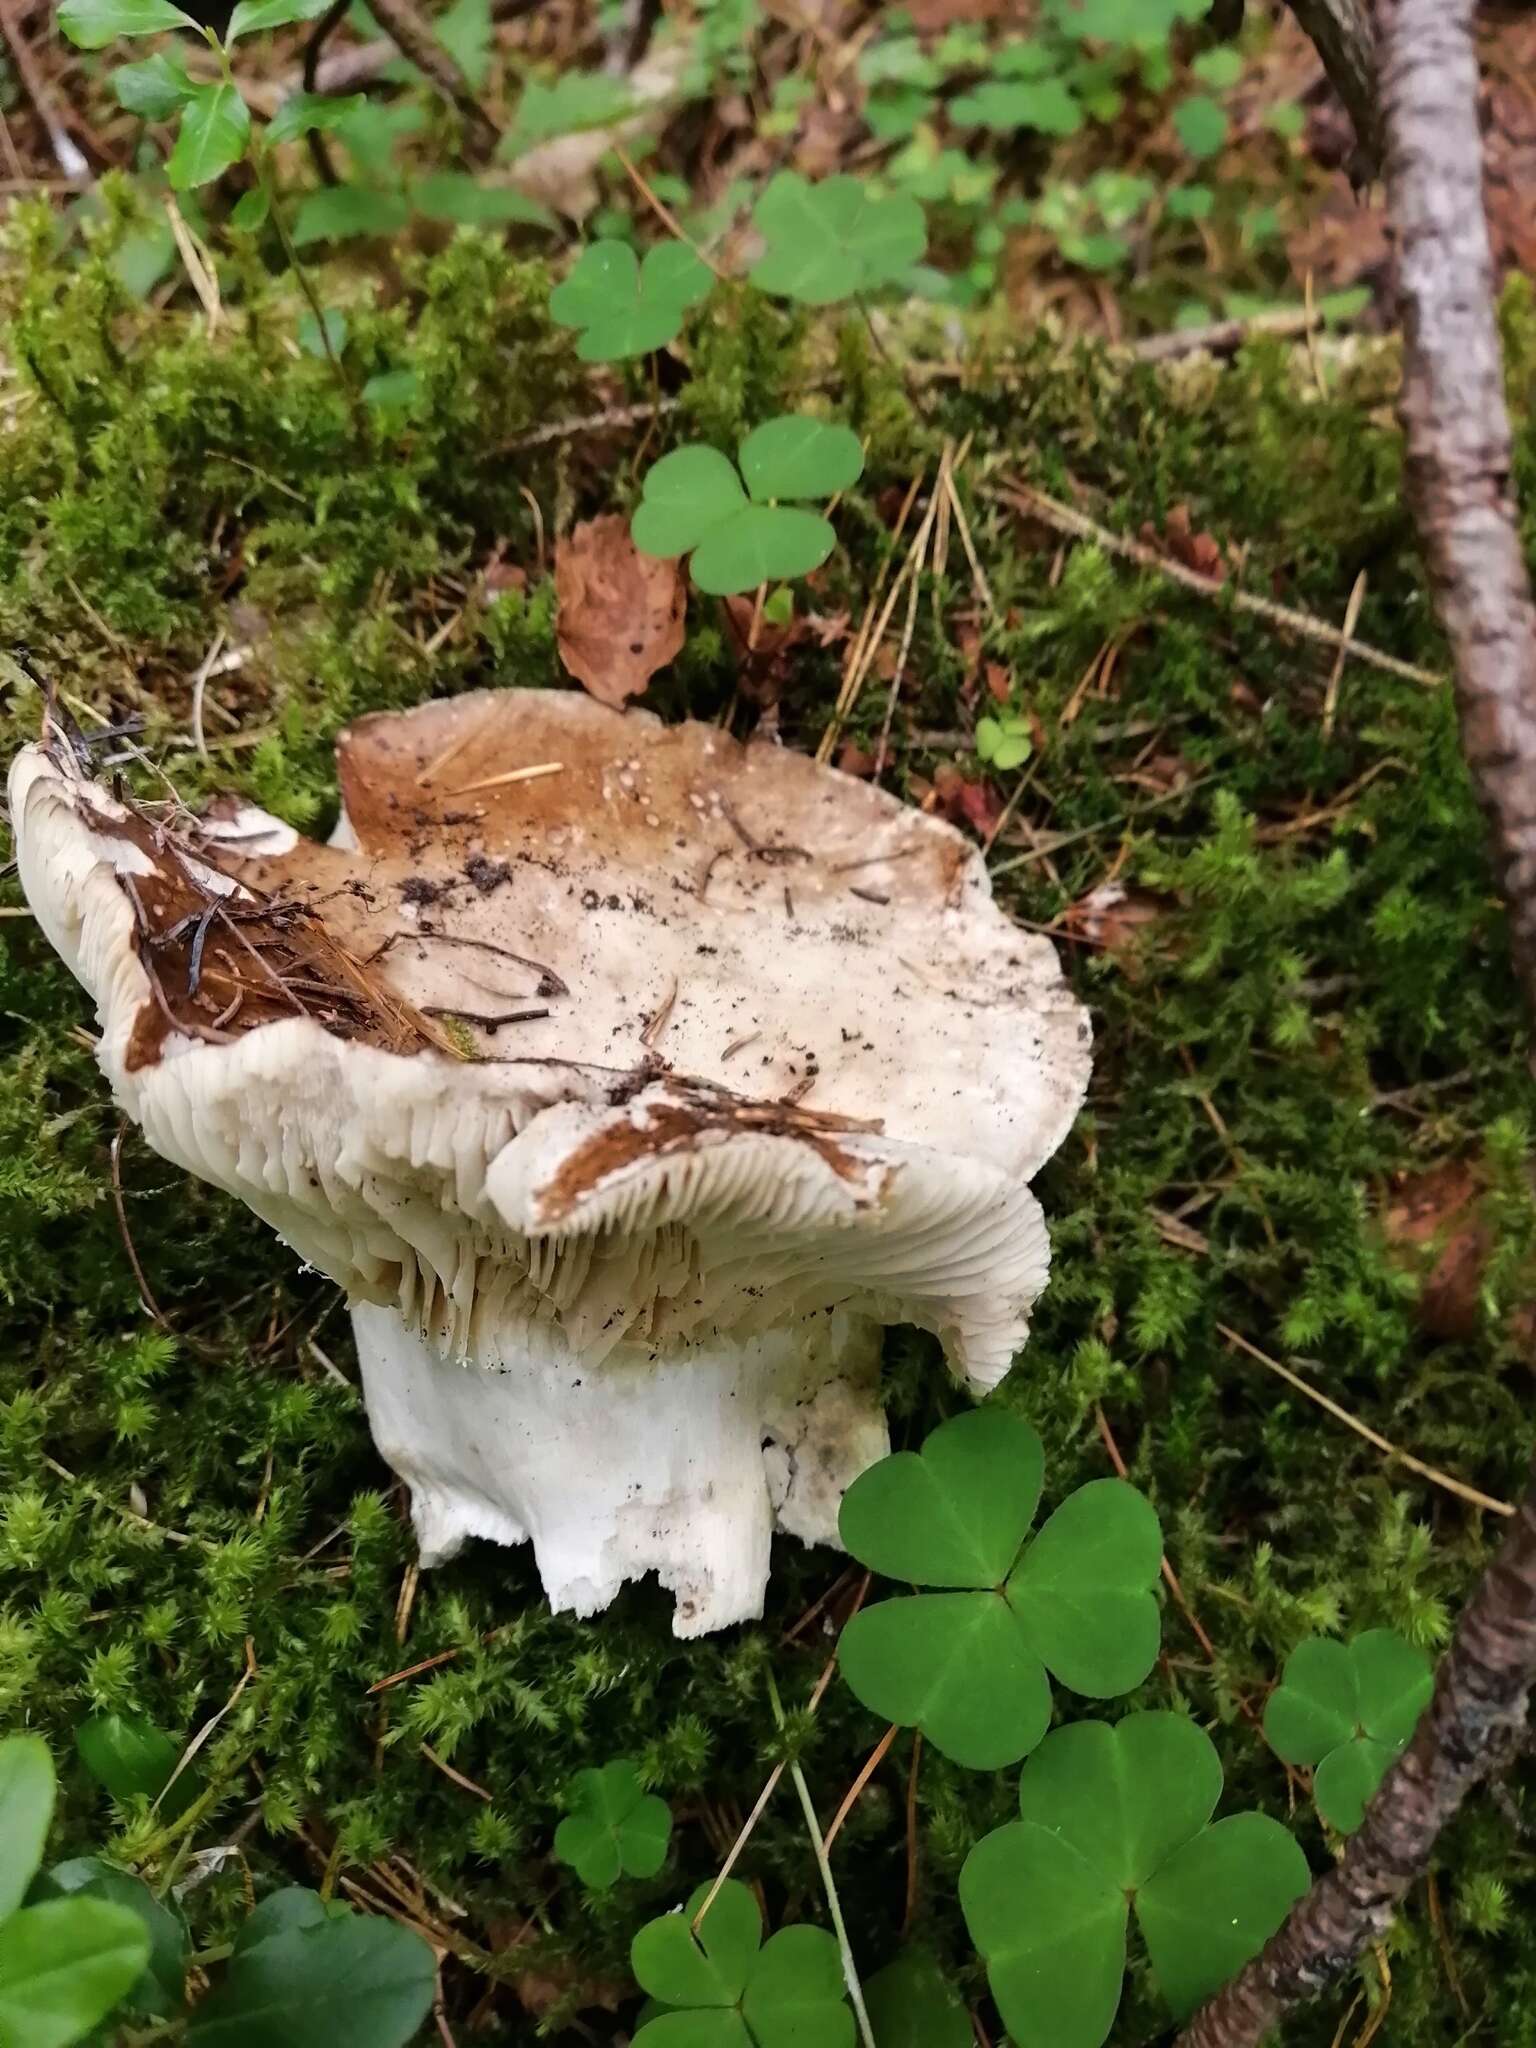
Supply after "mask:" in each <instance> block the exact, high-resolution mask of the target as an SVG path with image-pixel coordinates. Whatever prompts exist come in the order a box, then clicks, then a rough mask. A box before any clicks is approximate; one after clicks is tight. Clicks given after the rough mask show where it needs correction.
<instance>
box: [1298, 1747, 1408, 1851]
mask: <svg viewBox="0 0 1536 2048" xmlns="http://www.w3.org/2000/svg"><path fill="white" fill-rule="evenodd" d="M1399 1753H1400V1751H1399V1746H1398V1745H1397V1744H1395V1743H1386V1742H1375V1741H1373V1740H1372V1738H1371V1737H1370V1736H1369V1735H1356V1736H1353V1737H1352V1738H1351V1739H1350V1740H1349V1741H1348V1742H1341V1743H1340V1744H1339V1746H1338V1748H1337V1749H1331V1750H1329V1752H1328V1754H1327V1755H1326V1756H1325V1757H1324V1758H1323V1760H1322V1762H1321V1763H1320V1764H1319V1765H1318V1767H1317V1770H1316V1771H1315V1773H1314V1774H1313V1778H1312V1797H1313V1799H1314V1801H1315V1802H1316V1805H1317V1810H1318V1812H1319V1813H1320V1814H1321V1815H1322V1817H1323V1819H1324V1820H1325V1821H1327V1823H1328V1825H1329V1827H1331V1828H1337V1829H1338V1831H1339V1833H1340V1834H1341V1835H1352V1834H1353V1833H1354V1831H1355V1829H1356V1828H1357V1827H1359V1825H1360V1823H1361V1821H1362V1820H1364V1818H1365V1809H1366V1808H1367V1807H1368V1806H1369V1805H1370V1803H1371V1801H1372V1800H1373V1799H1374V1798H1375V1796H1376V1788H1377V1786H1378V1785H1379V1784H1380V1783H1381V1781H1382V1779H1383V1778H1384V1777H1385V1776H1386V1775H1387V1766H1388V1765H1389V1764H1390V1763H1391V1762H1392V1760H1393V1759H1394V1757H1396V1756H1397V1755H1398V1754H1399Z"/></svg>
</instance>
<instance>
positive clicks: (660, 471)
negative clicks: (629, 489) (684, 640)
mask: <svg viewBox="0 0 1536 2048" xmlns="http://www.w3.org/2000/svg"><path fill="white" fill-rule="evenodd" d="M738 460H739V462H740V464H741V473H740V475H738V474H737V471H736V468H735V465H734V464H732V463H731V462H730V461H728V460H727V458H726V457H725V456H723V455H722V454H721V453H720V452H719V450H718V449H715V448H699V447H693V448H677V449H674V451H673V452H672V454H670V455H664V456H663V457H662V458H661V460H660V462H658V463H657V464H656V465H655V466H654V467H653V468H652V469H650V470H648V471H647V473H646V478H645V483H644V486H643V488H642V491H641V499H640V506H639V509H638V510H637V511H636V513H635V516H634V518H633V519H632V520H631V522H630V529H629V530H630V536H631V538H632V539H633V541H634V543H635V546H636V547H637V548H638V549H639V550H640V552H641V553H642V554H643V555H664V556H670V555H688V554H691V555H692V557H693V559H692V561H691V562H690V564H689V574H690V575H691V576H692V578H693V581H694V584H695V585H696V587H697V588H698V589H700V590H702V591H704V592H706V593H707V595H709V596H711V597H730V596H733V595H735V594H736V593H738V592H740V591H743V590H755V589H756V588H757V587H758V585H759V584H762V583H776V582H778V581H780V580H781V579H782V578H784V577H787V576H804V575H806V574H807V573H808V572H809V571H810V570H812V569H819V568H820V567H821V564H822V563H823V562H824V561H825V560H826V559H827V557H828V555H830V554H831V552H832V550H833V548H834V547H835V546H836V545H837V535H836V533H835V532H834V531H833V529H832V527H831V525H830V523H829V522H828V521H827V520H825V519H823V518H822V516H821V514H820V513H819V512H807V511H805V510H804V509H803V508H802V507H801V506H799V505H785V504H782V503H780V502H779V501H780V500H781V499H785V498H791V499H804V498H827V497H830V496H831V495H832V494H833V492H834V491H843V490H846V489H847V488H848V486H849V485H850V484H852V483H856V482H857V481H858V479H859V477H860V476H861V475H862V473H863V469H864V451H863V449H862V448H861V447H860V445H859V437H858V435H857V434H855V433H853V432H852V431H851V430H850V429H849V428H847V427H834V426H828V425H827V423H826V422H825V421H824V420H813V419H806V418H804V417H802V416H800V415H798V414H792V413H786V414H784V415H782V416H781V417H780V418H778V419H776V420H769V421H767V422H766V424H765V425H763V426H761V427H757V428H755V429H754V430H753V431H752V432H751V433H750V434H748V436H747V438H746V439H745V440H744V441H743V442H742V444H741V448H740V450H739V454H738ZM743 480H745V488H743Z"/></svg>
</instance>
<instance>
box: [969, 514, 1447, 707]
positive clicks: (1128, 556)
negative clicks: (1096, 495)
mask: <svg viewBox="0 0 1536 2048" xmlns="http://www.w3.org/2000/svg"><path fill="white" fill-rule="evenodd" d="M991 495H992V496H993V497H995V498H1000V499H1001V500H1002V501H1003V503H1004V504H1005V505H1012V506H1014V507H1015V508H1016V509H1017V510H1018V511H1020V512H1027V513H1029V514H1030V516H1031V517H1032V518H1035V519H1038V520H1040V521H1041V522H1042V524H1044V525H1046V526H1050V527H1053V528H1054V529H1055V530H1056V532H1057V533H1065V534H1070V535H1071V536H1072V538H1073V539H1074V540H1087V541H1092V542H1093V544H1094V546H1095V547H1100V548H1102V549H1103V550H1104V552H1105V554H1106V555H1118V556H1119V558H1120V560H1121V561H1123V562H1134V563H1135V564H1136V566H1137V568H1138V569H1150V570H1152V571H1153V573H1154V574H1155V575H1158V576H1166V577H1167V579H1168V581H1169V582H1170V583H1177V584H1179V585H1181V586H1182V588H1184V589H1185V590H1193V591H1195V592H1196V593H1197V594H1198V595H1199V596H1201V597H1212V598H1215V599H1216V600H1217V601H1218V602H1219V603H1224V604H1225V603H1230V604H1231V605H1232V606H1233V608H1234V609H1235V610H1236V611H1240V612H1247V613H1249V614H1250V616H1252V617H1253V618H1256V619H1264V620H1267V621H1268V623H1269V624H1270V625H1272V626H1278V627H1280V628H1281V629H1282V630H1283V631H1284V632H1287V633H1294V634H1296V635H1297V636H1298V638H1300V639H1303V640H1316V641H1319V642H1320V643H1321V644H1322V645H1323V646H1324V647H1332V648H1333V649H1334V650H1335V651H1337V650H1338V649H1339V648H1341V647H1342V648H1344V649H1345V650H1346V652H1347V653H1348V654H1349V655H1350V656H1351V657H1352V658H1353V659H1354V660H1355V661H1363V662H1364V663H1365V664H1366V666H1367V667H1368V668H1379V669H1380V670H1382V672H1383V673H1384V674H1386V675H1389V676H1401V677H1402V679H1403V681H1404V682H1408V683H1422V684H1423V685H1424V687H1425V688H1426V689H1439V688H1440V687H1441V685H1442V684H1443V683H1444V682H1445V677H1444V676H1443V675H1437V674H1436V673H1435V671H1434V670H1433V669H1429V668H1419V667H1418V666H1417V665H1416V664H1415V663H1413V662H1411V661H1399V660H1398V658H1397V656H1396V655H1395V654H1385V653H1383V652H1382V650H1381V649H1380V648H1379V647H1372V646H1371V645H1370V644H1369V643H1368V642H1367V641H1364V640H1356V639H1353V638H1352V637H1351V636H1350V635H1349V634H1347V633H1345V632H1344V631H1343V630H1342V629H1341V628H1340V627H1338V626H1331V625H1329V623H1328V621H1327V620H1326V619H1317V618H1314V617H1313V616H1312V614H1311V613H1310V612H1299V611H1296V610H1295V609H1294V608H1293V607H1292V606H1290V605H1288V604H1276V603H1275V602H1274V600H1273V599H1272V598H1268V597H1255V596H1254V595H1253V593H1252V592H1251V591H1247V590H1235V589H1234V588H1233V587H1232V585H1231V584H1230V583H1220V582H1218V581H1217V580H1216V578H1215V577H1214V576H1202V575H1201V574H1200V572H1199V571H1198V570H1197V569H1186V568H1185V566H1184V564H1183V563H1182V562H1173V561H1170V560H1169V559H1168V557H1167V556H1166V555H1160V554H1159V553H1158V552H1157V550H1156V548H1149V547H1148V546H1147V545H1146V543H1145V542H1144V541H1139V540H1131V539H1129V538H1128V537H1127V536H1126V535H1125V534H1123V533H1115V532H1113V531H1112V530H1111V529H1110V528H1109V527H1107V526H1100V524H1099V522H1098V521H1097V520H1096V519H1090V518H1089V517H1088V515H1087V514H1086V513H1085V512H1078V511H1076V510H1074V508H1073V507H1072V506H1071V505H1063V504H1062V503H1061V501H1060V499H1058V498H1052V497H1050V496H1049V495H1048V494H1047V493H1046V492H1044V491H1039V490H1036V489H1035V487H1034V486H1033V484H1026V483H1022V482H1015V483H1012V484H1008V485H1006V486H1004V485H996V486H994V487H993V489H992V492H991Z"/></svg>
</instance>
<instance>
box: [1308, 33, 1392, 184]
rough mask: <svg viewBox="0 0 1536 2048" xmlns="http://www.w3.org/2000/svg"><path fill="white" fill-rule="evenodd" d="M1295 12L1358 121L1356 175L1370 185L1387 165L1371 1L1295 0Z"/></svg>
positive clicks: (1352, 171) (1352, 169)
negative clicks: (1384, 162)
mask: <svg viewBox="0 0 1536 2048" xmlns="http://www.w3.org/2000/svg"><path fill="white" fill-rule="evenodd" d="M1291 12H1292V14H1294V15H1295V17H1296V19H1297V20H1298V21H1299V22H1300V23H1301V25H1302V27H1303V28H1304V29H1305V30H1306V32H1307V34H1308V35H1309V36H1310V37H1311V38H1312V40H1313V42H1314V43H1315V44H1316V45H1317V54H1318V55H1319V57H1321V58H1322V60H1323V69H1324V70H1325V71H1326V72H1327V74H1328V80H1329V83H1330V84H1331V85H1332V87H1333V89H1334V91H1335V92H1336V93H1337V94H1338V96H1339V98H1340V99H1341V100H1342V101H1343V102H1344V105H1345V108H1346V109H1347V111H1348V114H1349V118H1350V120H1351V121H1353V122H1354V124H1355V160H1354V162H1353V163H1352V164H1351V165H1350V176H1351V177H1352V178H1353V179H1354V181H1355V183H1356V184H1357V185H1364V184H1368V183H1369V182H1370V180H1371V179H1372V178H1374V177H1375V176H1376V175H1377V173H1378V172H1379V170H1380V169H1381V160H1382V139H1381V105H1380V100H1379V98H1378V94H1377V84H1376V37H1375V34H1374V32H1373V30H1372V28H1371V16H1370V11H1369V9H1368V8H1367V6H1366V4H1365V0H1291Z"/></svg>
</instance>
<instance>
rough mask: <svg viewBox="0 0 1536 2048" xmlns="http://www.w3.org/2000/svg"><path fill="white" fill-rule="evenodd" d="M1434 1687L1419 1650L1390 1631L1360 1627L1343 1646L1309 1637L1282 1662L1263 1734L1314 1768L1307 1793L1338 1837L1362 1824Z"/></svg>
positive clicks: (1281, 1751)
mask: <svg viewBox="0 0 1536 2048" xmlns="http://www.w3.org/2000/svg"><path fill="white" fill-rule="evenodd" d="M1434 1682H1435V1681H1434V1671H1433V1669H1432V1667H1431V1665H1430V1661H1429V1659H1428V1657H1426V1656H1425V1654H1424V1652H1423V1651H1422V1650H1418V1649H1415V1648H1414V1646H1413V1644H1412V1643H1405V1642H1404V1641H1403V1639H1402V1637H1401V1636H1399V1635H1395V1634H1394V1633H1393V1631H1392V1630H1391V1629H1389V1628H1373V1629H1367V1630H1366V1632H1365V1634H1364V1635H1360V1636H1356V1637H1355V1639H1354V1641H1353V1642H1350V1643H1336V1642H1329V1641H1327V1640H1325V1639H1324V1638H1322V1637H1316V1636H1314V1637H1312V1638H1310V1639H1309V1640H1308V1641H1306V1642H1304V1643H1298V1644H1297V1646H1296V1648H1295V1649H1294V1650H1293V1651H1292V1652H1291V1654H1290V1656H1289V1657H1288V1658H1287V1659H1286V1665H1285V1673H1284V1676H1283V1677H1282V1679H1281V1682H1280V1684H1279V1685H1278V1686H1276V1688H1275V1690H1274V1691H1273V1692H1272V1693H1271V1694H1270V1696H1269V1704H1268V1705H1267V1706H1266V1707H1265V1709H1264V1733H1265V1734H1266V1735H1267V1736H1268V1738H1269V1741H1270V1745H1271V1747H1272V1748H1273V1749H1274V1751H1275V1754H1276V1755H1277V1756H1279V1757H1280V1758H1282V1759H1283V1760H1284V1761H1285V1762H1286V1763H1288V1764H1312V1765H1315V1766H1316V1770H1315V1772H1314V1774H1313V1778H1312V1796H1313V1798H1314V1799H1315V1800H1316V1801H1317V1810H1318V1812H1319V1813H1320V1814H1321V1815H1322V1817H1323V1819H1324V1820H1325V1821H1327V1823H1328V1825H1329V1826H1330V1827H1333V1828H1337V1829H1338V1830H1339V1832H1340V1834H1345V1835H1347V1834H1351V1833H1353V1831H1354V1830H1355V1829H1356V1828H1357V1827H1359V1825H1360V1823H1361V1821H1362V1820H1363V1819H1364V1817H1365V1809H1366V1808H1367V1806H1369V1805H1370V1803H1371V1800H1372V1798H1373V1797H1374V1796H1375V1792H1376V1787H1377V1786H1378V1785H1379V1784H1380V1783H1381V1781H1382V1779H1383V1778H1384V1777H1385V1775H1386V1772H1387V1766H1388V1765H1389V1764H1390V1763H1392V1762H1393V1761H1394V1759H1395V1758H1396V1757H1397V1756H1398V1755H1399V1754H1400V1753H1401V1751H1402V1750H1403V1749H1404V1748H1405V1747H1406V1745H1407V1742H1408V1738H1409V1736H1411V1735H1412V1733H1413V1731H1414V1728H1415V1726H1416V1724H1417V1722H1418V1718H1419V1716H1420V1714H1422V1713H1423V1711H1424V1709H1425V1707H1426V1706H1427V1705H1428V1703H1429V1696H1430V1693H1431V1692H1432V1691H1433V1690H1434Z"/></svg>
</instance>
